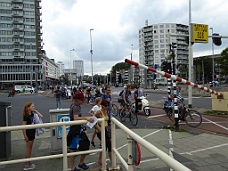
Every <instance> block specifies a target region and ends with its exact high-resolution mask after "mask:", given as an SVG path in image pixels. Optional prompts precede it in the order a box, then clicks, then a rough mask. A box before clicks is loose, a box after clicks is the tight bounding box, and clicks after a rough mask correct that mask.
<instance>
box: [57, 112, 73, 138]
mask: <svg viewBox="0 0 228 171" xmlns="http://www.w3.org/2000/svg"><path fill="white" fill-rule="evenodd" d="M57 119H58V122H69V121H70V115H69V114H59V115H57ZM57 131H58V137H57V138H62V127H61V126H58V128H57ZM69 131H70V126H67V127H66V133H67V134H68V132H69Z"/></svg>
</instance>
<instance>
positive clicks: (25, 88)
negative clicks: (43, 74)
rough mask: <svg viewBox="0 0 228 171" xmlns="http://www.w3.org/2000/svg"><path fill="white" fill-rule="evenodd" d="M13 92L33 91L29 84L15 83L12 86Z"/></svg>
mask: <svg viewBox="0 0 228 171" xmlns="http://www.w3.org/2000/svg"><path fill="white" fill-rule="evenodd" d="M14 89H15V92H17V93H22V92H28V91H29V92H30V93H33V92H34V91H35V89H34V87H32V86H30V85H15V87H14Z"/></svg>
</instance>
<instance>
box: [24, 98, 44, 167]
mask: <svg viewBox="0 0 228 171" xmlns="http://www.w3.org/2000/svg"><path fill="white" fill-rule="evenodd" d="M35 113H36V114H38V116H39V117H43V116H42V114H40V113H39V112H38V111H37V110H36V109H35V105H34V103H32V102H28V103H26V104H25V106H24V110H23V114H22V118H23V125H33V124H35V119H34V115H35ZM35 132H36V129H35V128H34V129H24V130H22V133H23V136H24V139H25V142H26V151H25V158H30V156H31V152H32V147H33V143H34V139H35ZM35 167H36V166H35V164H32V163H31V162H25V166H24V170H31V169H35Z"/></svg>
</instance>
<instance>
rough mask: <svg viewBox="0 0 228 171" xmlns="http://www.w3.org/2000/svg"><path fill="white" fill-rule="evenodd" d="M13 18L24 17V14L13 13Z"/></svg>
mask: <svg viewBox="0 0 228 171" xmlns="http://www.w3.org/2000/svg"><path fill="white" fill-rule="evenodd" d="M12 16H13V17H23V13H13V14H12Z"/></svg>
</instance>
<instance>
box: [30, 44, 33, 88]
mask: <svg viewBox="0 0 228 171" xmlns="http://www.w3.org/2000/svg"><path fill="white" fill-rule="evenodd" d="M30 54H31V55H30V56H31V57H30V85H31V87H32V77H33V65H32V44H30Z"/></svg>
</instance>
